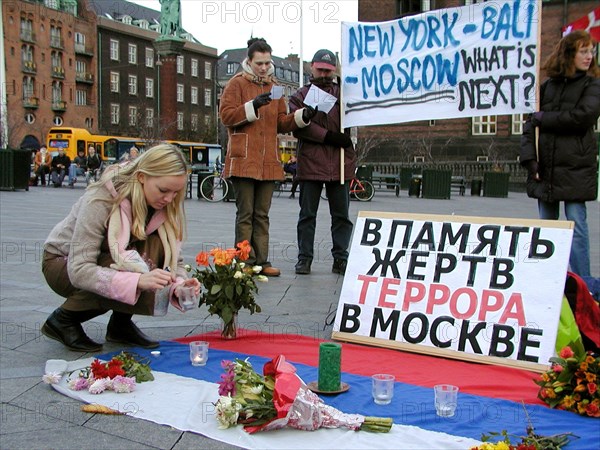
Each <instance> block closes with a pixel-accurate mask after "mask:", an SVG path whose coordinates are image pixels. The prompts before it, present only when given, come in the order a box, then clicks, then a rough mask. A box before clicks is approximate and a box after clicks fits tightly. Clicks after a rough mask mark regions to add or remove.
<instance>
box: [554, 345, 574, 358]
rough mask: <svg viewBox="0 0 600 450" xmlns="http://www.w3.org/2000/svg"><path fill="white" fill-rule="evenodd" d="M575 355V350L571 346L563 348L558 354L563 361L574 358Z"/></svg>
mask: <svg viewBox="0 0 600 450" xmlns="http://www.w3.org/2000/svg"><path fill="white" fill-rule="evenodd" d="M574 355H575V353H573V350H571V347H569V346H567V347H565V348H563V349H562V350H561V351H560V353H559V354H558V356H560V357H561V358H563V359H567V358H572V357H573V356H574Z"/></svg>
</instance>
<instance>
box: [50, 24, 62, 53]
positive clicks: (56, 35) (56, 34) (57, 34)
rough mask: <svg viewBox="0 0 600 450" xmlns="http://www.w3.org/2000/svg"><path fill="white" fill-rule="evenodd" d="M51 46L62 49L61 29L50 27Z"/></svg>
mask: <svg viewBox="0 0 600 450" xmlns="http://www.w3.org/2000/svg"><path fill="white" fill-rule="evenodd" d="M50 45H51V46H52V47H55V48H62V47H63V45H62V37H61V29H60V28H58V27H54V26H50Z"/></svg>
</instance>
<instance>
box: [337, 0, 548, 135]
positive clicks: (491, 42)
mask: <svg viewBox="0 0 600 450" xmlns="http://www.w3.org/2000/svg"><path fill="white" fill-rule="evenodd" d="M539 8H541V2H540V1H539V0H514V1H513V0H508V1H504V0H500V1H489V2H485V3H484V2H482V3H476V4H473V5H470V6H465V7H461V8H448V9H439V10H435V11H431V12H428V13H425V14H420V15H417V16H409V17H406V18H403V19H398V20H393V21H390V22H381V23H367V22H364V23H360V22H357V23H350V22H344V23H342V80H343V106H344V114H345V115H344V126H347V127H350V126H360V125H380V124H390V123H401V122H410V121H414V120H423V119H447V118H455V117H474V116H484V115H495V114H514V113H525V112H532V111H534V108H535V105H536V92H537V88H536V77H537V73H538V71H537V58H536V53H537V42H536V41H537V36H538V26H539V21H538V13H539Z"/></svg>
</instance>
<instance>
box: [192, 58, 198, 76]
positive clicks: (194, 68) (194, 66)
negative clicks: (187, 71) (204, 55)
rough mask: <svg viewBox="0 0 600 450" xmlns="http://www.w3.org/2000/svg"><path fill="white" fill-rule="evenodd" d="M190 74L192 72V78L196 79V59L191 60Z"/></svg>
mask: <svg viewBox="0 0 600 450" xmlns="http://www.w3.org/2000/svg"><path fill="white" fill-rule="evenodd" d="M191 72H192V76H193V77H197V76H198V60H197V59H193V58H192V63H191Z"/></svg>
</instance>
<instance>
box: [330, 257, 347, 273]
mask: <svg viewBox="0 0 600 450" xmlns="http://www.w3.org/2000/svg"><path fill="white" fill-rule="evenodd" d="M347 264H348V261H346V260H345V259H337V258H336V259H334V260H333V266H331V271H332V272H333V273H339V274H340V275H344V274H345V273H346V265H347Z"/></svg>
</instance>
